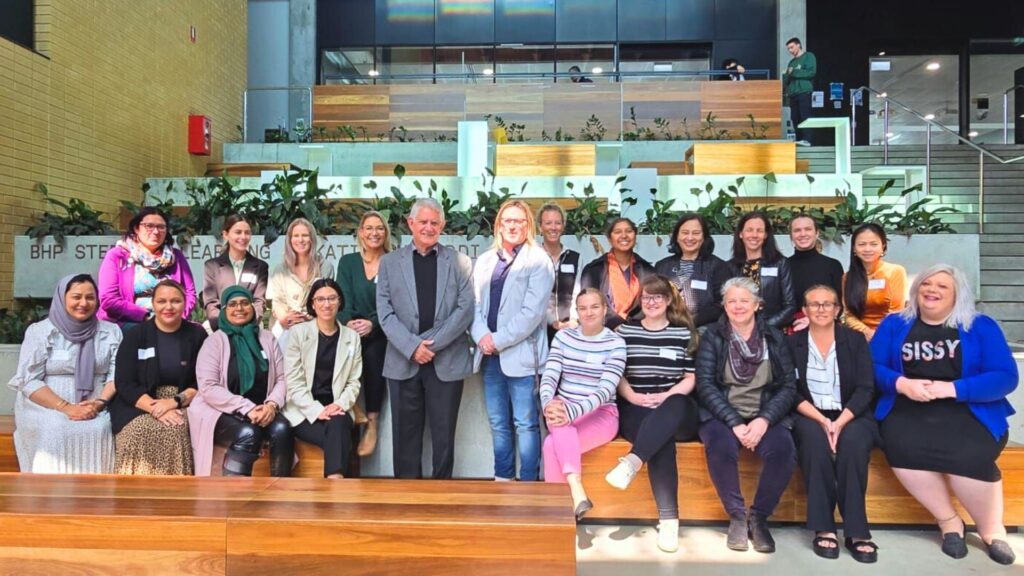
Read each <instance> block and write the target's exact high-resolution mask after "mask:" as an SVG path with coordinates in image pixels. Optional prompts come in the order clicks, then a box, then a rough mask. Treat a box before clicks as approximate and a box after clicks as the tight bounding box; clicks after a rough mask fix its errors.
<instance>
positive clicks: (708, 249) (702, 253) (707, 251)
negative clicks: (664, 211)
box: [668, 212, 715, 260]
mask: <svg viewBox="0 0 1024 576" xmlns="http://www.w3.org/2000/svg"><path fill="white" fill-rule="evenodd" d="M690 220H696V221H697V222H699V223H700V231H701V234H703V235H704V241H703V242H702V243H701V245H700V250H699V251H698V252H697V260H706V259H707V258H708V257H710V256H711V255H712V254H714V252H715V239H714V238H712V237H711V228H709V227H708V223H707V220H705V219H704V217H703V216H701V215H700V214H697V213H696V212H685V213H683V215H682V216H680V217H679V221H678V222H676V225H675V227H673V228H672V236H671V237H670V242H669V243H668V253H669V254H675V255H676V256H682V255H683V249H682V248H680V247H679V240H678V238H679V229H680V228H682V227H683V224H686V223H687V222H689V221H690Z"/></svg>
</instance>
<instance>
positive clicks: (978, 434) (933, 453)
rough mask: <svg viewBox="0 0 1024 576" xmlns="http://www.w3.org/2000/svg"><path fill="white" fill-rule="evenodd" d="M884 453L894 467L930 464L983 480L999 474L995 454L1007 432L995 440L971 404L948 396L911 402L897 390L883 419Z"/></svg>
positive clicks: (929, 466) (918, 467) (920, 467)
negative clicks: (970, 406) (928, 400)
mask: <svg viewBox="0 0 1024 576" xmlns="http://www.w3.org/2000/svg"><path fill="white" fill-rule="evenodd" d="M881 433H882V441H883V444H884V448H885V457H886V459H888V460H889V465H890V466H892V467H893V468H908V469H910V470H928V471H930V472H941V473H943V474H953V475H955V476H965V477H967V478H973V479H975V480H981V481H984V482H998V481H999V480H1000V479H1001V478H1002V474H1001V473H1000V471H999V467H998V466H996V459H998V458H999V454H1000V453H1001V452H1002V451H1003V448H1004V447H1005V446H1006V441H1007V439H1008V438H1007V437H1008V434H1003V437H1002V438H1001V439H999V440H996V439H995V438H993V437H992V433H991V432H989V431H988V428H985V426H984V424H982V423H981V422H980V421H979V420H978V419H977V418H975V417H974V414H972V413H971V409H970V408H969V407H968V406H967V404H964V403H962V402H957V401H956V400H954V399H952V398H944V399H942V400H933V401H931V402H915V401H913V400H911V399H909V398H907V397H906V396H902V395H901V396H897V397H896V404H895V405H894V406H893V408H892V412H890V413H889V415H888V416H886V417H885V420H882V422H881Z"/></svg>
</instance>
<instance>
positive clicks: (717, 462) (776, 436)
mask: <svg viewBox="0 0 1024 576" xmlns="http://www.w3.org/2000/svg"><path fill="white" fill-rule="evenodd" d="M700 439H701V441H702V442H704V453H705V454H706V455H707V459H708V473H709V474H710V476H711V482H712V483H713V484H714V485H715V491H716V492H718V498H719V499H720V500H721V501H722V506H723V507H724V508H725V512H726V513H727V514H729V516H730V517H731V518H742V517H743V515H744V514H745V513H746V505H745V504H744V501H743V492H741V491H740V470H739V459H740V450H745V448H743V447H742V446H740V440H739V438H737V437H736V435H735V434H733V432H732V429H731V428H729V427H728V426H726V425H725V424H724V423H723V422H722V421H721V420H716V419H711V420H708V421H707V422H704V423H703V424H701V426H700ZM754 454H757V457H758V458H760V459H761V463H762V464H761V477H760V478H759V479H758V481H757V493H756V494H755V495H754V505H753V506H751V508H750V510H751V512H753V513H754V514H757V515H760V516H764V517H766V518H767V517H768V516H771V515H772V513H773V512H775V507H776V506H778V505H779V499H780V498H782V493H783V492H785V491H786V486H787V485H789V480H790V478H791V477H792V476H793V469H794V468H796V447H795V446H794V445H793V435H792V434H790V433H789V430H788V429H786V427H785V426H780V425H778V424H773V425H771V426H769V427H768V430H767V431H766V432H765V433H764V436H763V437H762V438H761V442H760V443H758V445H757V448H755V449H754Z"/></svg>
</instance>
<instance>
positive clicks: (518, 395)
mask: <svg viewBox="0 0 1024 576" xmlns="http://www.w3.org/2000/svg"><path fill="white" fill-rule="evenodd" d="M483 376H484V400H485V402H486V403H487V419H488V421H490V423H491V437H492V438H493V439H494V476H495V478H505V479H509V480H514V479H515V477H516V444H517V443H518V444H519V479H520V480H537V479H538V478H539V475H540V409H539V406H538V404H539V400H538V398H537V393H536V391H534V383H533V382H534V377H533V376H522V377H515V378H513V377H511V376H506V375H505V374H503V373H502V371H501V362H500V361H499V360H498V358H497V357H491V358H486V359H485V360H484V374H483ZM513 424H514V425H515V436H513V434H512V427H513Z"/></svg>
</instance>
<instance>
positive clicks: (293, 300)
mask: <svg viewBox="0 0 1024 576" xmlns="http://www.w3.org/2000/svg"><path fill="white" fill-rule="evenodd" d="M285 238H286V242H285V245H284V262H281V264H279V265H278V266H277V268H275V269H274V273H273V274H272V275H271V276H270V284H269V285H268V286H267V298H268V299H269V300H270V309H271V311H272V312H273V313H274V322H273V326H272V330H273V333H274V336H276V337H277V338H278V339H279V340H280V344H281V345H282V346H283V345H285V340H286V339H287V336H286V335H285V331H287V330H288V329H289V328H291V327H292V326H295V325H297V324H300V323H302V322H307V321H309V320H312V317H310V316H309V315H308V314H307V313H306V300H308V299H309V288H310V286H312V285H313V281H314V280H316V279H317V278H319V277H320V256H319V255H318V254H317V233H316V229H315V228H313V225H312V224H311V223H310V222H309V220H306V219H305V218H296V219H295V220H292V223H291V224H289V225H288V231H287V232H286V234H285Z"/></svg>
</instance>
